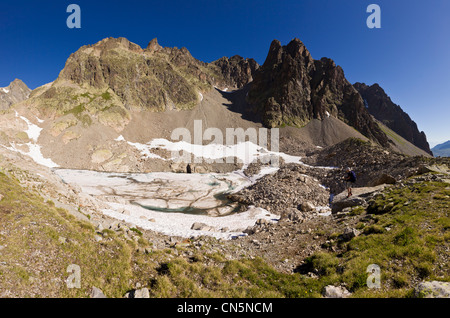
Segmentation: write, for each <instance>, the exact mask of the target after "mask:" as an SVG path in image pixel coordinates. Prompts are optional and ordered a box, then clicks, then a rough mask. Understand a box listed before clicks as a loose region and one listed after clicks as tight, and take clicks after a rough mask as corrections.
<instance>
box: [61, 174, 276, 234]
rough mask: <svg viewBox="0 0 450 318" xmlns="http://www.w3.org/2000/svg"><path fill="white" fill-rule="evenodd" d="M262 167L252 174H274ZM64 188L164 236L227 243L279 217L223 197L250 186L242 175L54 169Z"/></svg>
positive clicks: (111, 213)
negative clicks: (261, 222) (70, 187)
mask: <svg viewBox="0 0 450 318" xmlns="http://www.w3.org/2000/svg"><path fill="white" fill-rule="evenodd" d="M273 170H274V169H273V168H270V167H268V168H266V170H263V171H262V173H261V174H260V175H259V176H257V177H261V176H262V175H264V174H267V173H270V172H273ZM54 172H55V173H56V174H57V175H58V176H59V177H61V179H62V180H63V181H64V182H65V183H68V184H71V185H75V186H78V187H79V188H80V189H81V191H83V192H84V193H86V194H89V195H91V196H93V197H95V198H96V199H98V200H101V201H102V202H104V203H106V204H107V205H108V206H109V208H107V209H104V210H103V211H102V212H103V213H104V214H105V215H108V216H110V217H113V218H115V219H118V220H122V221H125V222H128V223H131V224H134V225H135V226H138V227H140V228H143V229H148V230H153V231H156V232H159V233H162V234H166V235H176V236H181V237H192V236H199V235H208V236H214V237H216V238H224V239H230V238H232V237H233V236H238V235H243V233H242V231H243V230H245V229H246V228H247V227H248V226H253V225H254V224H255V223H256V221H257V220H258V219H267V220H271V221H274V222H276V221H277V220H278V218H279V216H278V215H274V214H271V213H269V212H268V211H266V210H264V209H262V208H257V207H249V208H248V209H247V210H244V211H239V210H240V207H239V206H238V205H237V204H236V203H233V202H230V201H229V200H228V199H227V198H226V196H227V194H229V193H232V192H234V191H239V190H240V189H242V188H244V187H247V186H249V185H251V184H252V183H253V182H254V181H255V179H256V178H257V177H256V178H252V179H250V178H248V177H246V176H245V175H244V174H243V173H242V172H241V171H235V172H230V173H224V174H217V173H207V174H187V173H172V172H152V173H107V172H97V171H89V170H70V169H55V170H54ZM194 223H204V224H206V225H208V226H209V227H210V228H211V229H212V230H209V231H199V230H192V229H191V227H192V225H193V224H194Z"/></svg>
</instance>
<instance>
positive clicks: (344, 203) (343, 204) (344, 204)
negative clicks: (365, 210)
mask: <svg viewBox="0 0 450 318" xmlns="http://www.w3.org/2000/svg"><path fill="white" fill-rule="evenodd" d="M364 204H366V201H365V200H364V199H363V198H361V197H358V196H351V197H349V198H345V199H343V200H339V201H336V202H335V201H334V200H333V202H332V203H331V212H332V213H337V212H340V211H342V210H344V209H345V208H349V207H354V206H359V205H364Z"/></svg>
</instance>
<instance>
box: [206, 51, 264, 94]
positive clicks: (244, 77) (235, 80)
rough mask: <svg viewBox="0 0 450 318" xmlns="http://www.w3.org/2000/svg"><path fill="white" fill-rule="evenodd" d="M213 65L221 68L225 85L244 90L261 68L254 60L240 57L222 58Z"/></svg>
mask: <svg viewBox="0 0 450 318" xmlns="http://www.w3.org/2000/svg"><path fill="white" fill-rule="evenodd" d="M212 64H214V65H216V66H218V67H219V68H220V71H221V73H222V75H223V77H224V80H225V85H226V86H231V87H235V88H242V87H243V86H245V85H246V84H248V83H250V82H251V81H253V76H254V74H255V71H256V70H257V69H258V68H259V64H258V63H257V62H256V61H255V60H254V59H251V58H250V59H248V58H243V57H242V56H239V55H234V56H232V57H230V58H228V57H222V58H220V59H218V60H217V61H214V62H212Z"/></svg>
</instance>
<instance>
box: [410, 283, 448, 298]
mask: <svg viewBox="0 0 450 318" xmlns="http://www.w3.org/2000/svg"><path fill="white" fill-rule="evenodd" d="M415 294H416V296H417V297H424V298H450V283H449V282H439V281H432V282H421V283H420V284H419V285H417V287H416V288H415Z"/></svg>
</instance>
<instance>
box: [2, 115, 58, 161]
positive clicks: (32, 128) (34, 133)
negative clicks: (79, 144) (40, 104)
mask: <svg viewBox="0 0 450 318" xmlns="http://www.w3.org/2000/svg"><path fill="white" fill-rule="evenodd" d="M15 113H16V117H18V118H20V119H22V120H23V121H25V122H26V123H27V126H28V128H27V129H26V130H25V132H26V133H27V135H28V137H29V138H30V139H32V141H33V142H28V143H26V144H25V145H26V146H28V152H26V151H23V150H20V149H18V148H17V146H16V144H15V143H10V145H11V147H6V146H3V147H4V148H6V149H8V150H11V151H15V152H18V153H21V154H23V155H26V156H29V157H30V158H31V159H33V160H34V161H35V162H36V163H38V164H40V165H43V166H46V167H48V168H56V167H59V166H58V165H57V164H56V163H54V162H53V161H52V160H51V159H49V158H45V157H44V156H43V155H42V152H41V146H40V145H38V144H37V140H38V138H39V136H40V134H41V130H42V128H41V127H39V126H37V125H35V124H33V123H32V122H31V121H29V120H28V118H26V117H23V116H20V115H19V113H18V112H17V111H16V110H15Z"/></svg>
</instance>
